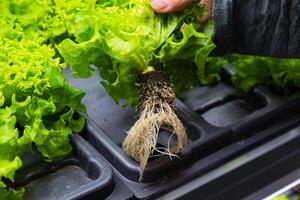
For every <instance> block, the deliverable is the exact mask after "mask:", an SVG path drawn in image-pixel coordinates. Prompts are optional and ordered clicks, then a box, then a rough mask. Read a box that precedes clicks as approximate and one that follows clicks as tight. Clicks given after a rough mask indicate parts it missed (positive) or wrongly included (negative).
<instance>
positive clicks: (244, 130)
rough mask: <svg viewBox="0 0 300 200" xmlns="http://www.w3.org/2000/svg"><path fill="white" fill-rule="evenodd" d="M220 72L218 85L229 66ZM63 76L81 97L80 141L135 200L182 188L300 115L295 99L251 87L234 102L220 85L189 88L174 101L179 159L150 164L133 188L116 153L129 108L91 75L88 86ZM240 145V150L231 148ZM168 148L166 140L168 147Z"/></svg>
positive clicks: (134, 170)
mask: <svg viewBox="0 0 300 200" xmlns="http://www.w3.org/2000/svg"><path fill="white" fill-rule="evenodd" d="M225 69H226V70H225V73H224V80H228V76H230V75H231V69H230V66H227V67H226V68H225ZM65 75H66V77H67V79H68V80H69V82H70V83H71V84H73V85H74V86H75V87H77V88H81V89H83V90H84V91H85V92H86V97H85V98H84V103H85V105H87V114H86V117H87V119H88V120H87V126H86V132H85V134H84V138H85V139H86V140H87V141H88V142H90V143H91V144H92V145H93V146H94V147H95V148H96V149H97V150H98V151H99V152H101V153H102V154H103V155H104V156H105V158H106V159H107V160H108V161H109V162H110V164H111V166H112V167H113V168H114V169H115V174H117V175H118V177H120V178H121V179H122V180H123V182H124V183H125V184H126V185H127V186H128V187H129V188H130V189H131V190H132V191H133V192H134V194H135V196H136V197H137V198H150V197H155V196H156V195H158V194H161V193H164V192H166V191H169V190H171V189H172V188H175V187H177V186H179V185H182V184H183V183H185V182H186V181H190V180H191V179H193V178H195V177H196V176H199V175H200V174H203V173H205V172H206V171H208V170H211V169H213V168H214V167H216V166H218V165H220V164H221V163H223V162H225V161H226V160H227V159H229V158H232V157H233V156H236V155H237V154H238V153H241V152H243V151H245V150H246V149H249V148H251V147H254V146H255V145H257V144H258V143H260V142H263V141H265V140H266V139H268V138H272V137H275V136H276V135H278V134H282V133H283V130H285V129H286V128H287V127H290V126H293V125H294V124H297V123H299V120H298V118H299V117H297V118H293V117H292V116H293V115H296V114H297V113H298V112H299V111H300V97H299V94H295V95H292V96H288V97H287V96H278V95H275V94H274V93H272V92H271V91H269V90H268V89H266V88H264V87H257V88H255V89H254V90H253V91H252V92H250V93H249V94H248V95H247V96H244V97H239V96H237V95H236V94H235V90H234V89H233V88H232V87H231V86H230V83H229V82H226V81H224V82H222V83H220V84H218V85H217V86H216V87H212V88H211V87H199V88H195V89H194V90H192V91H188V92H185V93H183V94H181V95H179V99H178V100H177V106H178V110H177V114H178V116H179V117H180V118H181V120H182V121H183V123H184V125H185V126H186V128H187V134H188V137H189V144H188V146H187V147H186V148H185V149H184V150H183V151H182V152H181V153H180V154H179V157H180V158H172V159H170V158H169V157H168V156H161V157H159V158H158V159H151V160H150V161H149V164H148V166H147V168H146V170H145V173H144V179H143V182H142V183H139V182H138V181H137V180H138V178H139V171H138V163H136V162H135V161H134V160H132V159H131V158H129V157H128V156H127V155H126V154H125V153H124V152H123V150H122V148H121V144H122V142H123V140H124V138H125V137H126V131H128V130H129V129H130V127H131V126H132V125H133V123H134V122H135V121H136V119H137V117H138V116H137V114H136V112H135V110H134V108H130V107H127V108H121V107H120V106H118V105H116V104H115V102H113V100H112V99H111V98H110V97H109V96H108V95H107V94H106V92H105V90H104V88H103V87H102V86H100V85H99V80H100V78H99V76H98V74H97V72H96V73H95V75H94V76H93V77H92V78H91V79H88V80H82V79H74V78H72V76H71V73H70V71H66V73H65ZM226 77H227V78H226ZM284 119H288V120H287V121H284ZM278 122H280V123H278ZM268 128H269V129H268ZM266 129H267V130H268V131H262V130H266ZM169 136H170V134H168V133H166V132H164V133H161V134H160V137H159V142H158V143H159V145H160V146H167V144H168V141H169ZM241 140H244V142H243V143H242V144H239V143H237V142H238V141H241ZM174 142H175V138H172V140H171V143H174ZM195 161H197V162H195ZM195 163H197V164H195Z"/></svg>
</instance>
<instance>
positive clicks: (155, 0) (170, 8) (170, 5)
mask: <svg viewBox="0 0 300 200" xmlns="http://www.w3.org/2000/svg"><path fill="white" fill-rule="evenodd" d="M191 3H192V0H152V1H151V6H152V8H153V10H154V11H155V12H158V13H170V12H175V11H178V10H181V9H183V8H185V7H186V6H188V5H189V4H191Z"/></svg>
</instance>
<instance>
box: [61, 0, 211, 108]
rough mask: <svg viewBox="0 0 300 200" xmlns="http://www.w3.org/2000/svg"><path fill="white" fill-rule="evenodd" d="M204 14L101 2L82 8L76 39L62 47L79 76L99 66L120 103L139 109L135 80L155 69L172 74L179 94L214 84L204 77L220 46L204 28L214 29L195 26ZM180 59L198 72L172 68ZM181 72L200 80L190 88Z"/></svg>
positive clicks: (143, 2)
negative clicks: (165, 12)
mask: <svg viewBox="0 0 300 200" xmlns="http://www.w3.org/2000/svg"><path fill="white" fill-rule="evenodd" d="M203 12H204V11H203V9H200V8H199V7H197V6H191V7H190V8H188V9H186V10H185V11H182V12H178V13H174V14H168V15H159V14H155V13H154V12H153V10H152V9H151V7H150V6H149V1H147V0H130V1H97V2H96V4H95V5H93V6H91V5H90V7H89V8H88V9H81V10H80V9H79V12H78V13H77V14H76V15H75V17H74V15H73V13H72V19H75V22H76V23H74V25H73V27H72V28H71V31H70V33H71V34H72V35H73V36H74V39H66V40H64V41H62V42H61V43H60V44H58V45H57V46H56V47H57V49H58V51H59V52H60V54H61V55H62V57H63V58H64V60H65V63H66V64H70V66H71V69H72V70H73V73H74V75H75V76H76V77H82V78H87V77H90V76H91V75H92V74H93V69H92V68H91V67H90V65H91V64H93V65H95V66H97V67H99V71H100V75H101V77H102V78H103V80H102V81H101V83H102V84H103V86H104V87H105V89H106V91H107V92H108V93H109V94H110V96H111V97H112V98H113V99H114V100H115V101H116V102H119V100H120V99H126V100H127V104H131V105H134V104H136V103H137V91H136V87H135V80H136V78H137V76H138V75H139V74H140V73H141V72H143V71H144V70H145V69H147V68H148V67H149V66H153V67H155V68H156V69H157V70H164V71H169V72H170V74H171V77H174V78H173V82H174V84H175V85H176V88H177V89H180V88H184V87H190V86H191V85H192V84H193V83H194V82H195V81H199V79H200V80H202V81H203V82H210V81H211V80H205V79H206V78H207V77H206V76H205V75H203V73H202V72H203V71H205V68H206V59H207V57H208V55H209V54H210V52H211V51H212V49H213V48H214V47H215V46H214V45H213V43H212V40H211V37H212V33H211V32H209V31H204V29H209V30H211V29H212V27H211V26H206V27H201V26H199V25H196V24H197V23H196V22H195V21H194V19H195V17H196V16H197V15H200V14H201V13H203ZM202 32H205V34H204V33H202ZM175 60H180V61H182V62H186V61H190V62H191V63H192V64H194V65H196V68H194V67H189V66H186V69H185V68H184V67H183V66H182V65H180V64H178V65H177V64H172V65H170V63H174V62H173V61H175ZM182 62H181V63H182ZM179 69H180V70H181V71H182V70H183V71H184V72H183V73H184V74H186V75H187V76H189V74H195V73H196V74H197V78H195V81H191V82H188V83H186V81H185V80H183V79H180V78H178V76H177V75H176V74H178V70H179ZM176 71H177V72H176ZM192 77H194V76H192ZM193 80H194V78H193Z"/></svg>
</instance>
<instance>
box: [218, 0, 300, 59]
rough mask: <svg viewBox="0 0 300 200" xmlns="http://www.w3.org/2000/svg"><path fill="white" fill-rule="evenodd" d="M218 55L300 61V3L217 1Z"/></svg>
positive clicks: (288, 0) (293, 0)
mask: <svg viewBox="0 0 300 200" xmlns="http://www.w3.org/2000/svg"><path fill="white" fill-rule="evenodd" d="M212 12H213V21H214V26H215V37H214V42H215V43H216V45H217V49H216V51H215V52H214V53H215V54H216V55H224V54H226V53H241V54H254V55H263V56H274V57H288V58H300V0H214V1H213V10H212Z"/></svg>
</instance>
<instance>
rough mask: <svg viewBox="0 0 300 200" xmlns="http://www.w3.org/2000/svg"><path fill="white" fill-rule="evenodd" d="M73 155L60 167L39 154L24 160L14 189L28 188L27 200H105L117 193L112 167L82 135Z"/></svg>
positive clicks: (74, 143)
mask: <svg viewBox="0 0 300 200" xmlns="http://www.w3.org/2000/svg"><path fill="white" fill-rule="evenodd" d="M72 144H73V148H74V151H73V153H72V155H71V156H70V157H69V158H67V159H65V160H63V161H62V162H59V163H57V164H50V163H46V162H44V161H43V159H42V157H41V156H39V155H37V154H35V155H33V154H31V153H29V154H26V155H25V156H24V160H25V162H24V165H23V167H22V168H21V169H20V170H19V171H18V173H17V174H16V182H15V183H14V184H13V186H14V187H19V186H24V187H25V189H26V193H25V200H69V199H70V200H71V199H89V200H92V199H97V200H98V199H105V198H107V197H108V196H109V195H110V194H111V193H112V191H113V189H114V181H113V172H112V169H111V167H110V166H109V164H108V163H107V162H106V161H105V160H104V158H103V156H101V155H100V154H99V153H98V152H97V151H96V150H95V149H94V148H93V147H92V146H90V145H89V144H88V143H87V142H86V141H84V140H83V139H82V137H81V136H79V135H73V136H72Z"/></svg>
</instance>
